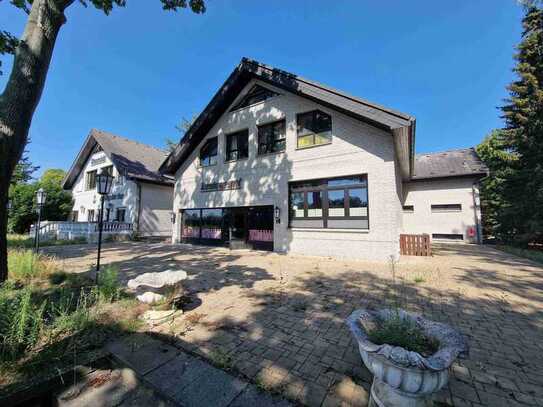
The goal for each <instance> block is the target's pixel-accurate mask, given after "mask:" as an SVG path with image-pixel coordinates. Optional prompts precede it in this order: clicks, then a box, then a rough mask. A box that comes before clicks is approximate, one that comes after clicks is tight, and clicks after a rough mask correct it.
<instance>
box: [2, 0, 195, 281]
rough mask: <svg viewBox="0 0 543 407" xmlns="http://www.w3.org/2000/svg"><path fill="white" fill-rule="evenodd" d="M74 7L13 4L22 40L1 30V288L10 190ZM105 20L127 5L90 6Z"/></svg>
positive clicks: (57, 2)
mask: <svg viewBox="0 0 543 407" xmlns="http://www.w3.org/2000/svg"><path fill="white" fill-rule="evenodd" d="M159 1H160V4H162V8H163V9H164V10H168V11H178V10H180V9H184V8H190V10H192V11H193V12H194V13H203V12H204V11H205V4H204V0H159ZM74 3H79V4H82V5H84V6H86V5H87V0H79V2H76V1H75V0H32V1H29V0H11V3H10V4H12V5H13V6H15V7H17V8H19V9H21V10H23V11H24V12H26V13H27V14H28V19H27V22H26V26H25V29H24V31H23V34H22V36H21V38H19V39H17V38H16V37H14V36H13V35H11V34H10V33H8V32H6V31H2V30H0V54H6V53H8V54H13V55H14V60H13V67H12V70H11V74H10V76H9V79H8V81H7V83H6V87H5V89H4V91H3V92H2V94H1V95H0V282H2V281H5V279H6V278H7V241H6V229H7V216H6V215H7V213H6V204H7V196H8V187H9V184H10V180H11V177H12V174H13V170H14V168H15V165H16V164H17V162H18V161H19V159H20V158H21V155H22V153H23V150H24V147H25V145H26V142H27V138H28V130H29V128H30V124H31V122H32V116H33V115H34V111H35V109H36V106H37V105H38V103H39V101H40V98H41V94H42V91H43V87H44V85H45V79H46V77H47V72H48V69H49V63H50V61H51V57H52V55H53V49H54V47H55V43H56V40H57V35H58V33H59V31H60V28H61V27H62V25H63V24H64V23H65V22H66V16H65V15H64V12H65V11H66V9H68V7H71V6H72V5H73V4H74ZM90 3H91V4H92V5H93V6H94V7H96V8H97V9H99V10H102V11H103V12H104V13H105V14H106V15H107V14H109V13H110V12H111V11H112V10H113V7H115V6H117V7H123V6H125V5H126V0H90Z"/></svg>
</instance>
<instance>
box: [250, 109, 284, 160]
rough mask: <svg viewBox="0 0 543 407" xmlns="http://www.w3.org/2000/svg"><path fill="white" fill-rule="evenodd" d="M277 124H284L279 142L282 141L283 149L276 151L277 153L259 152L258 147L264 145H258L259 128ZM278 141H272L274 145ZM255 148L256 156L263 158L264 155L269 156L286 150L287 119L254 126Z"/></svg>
mask: <svg viewBox="0 0 543 407" xmlns="http://www.w3.org/2000/svg"><path fill="white" fill-rule="evenodd" d="M277 123H283V124H284V130H285V133H284V135H283V137H282V138H280V139H279V140H284V141H285V147H284V148H283V149H282V150H278V151H266V152H261V151H260V145H261V144H264V143H260V128H261V127H266V126H271V125H274V124H277ZM279 140H274V143H275V142H277V141H279ZM256 146H257V156H265V155H270V154H280V153H284V152H285V151H286V150H287V119H286V118H285V117H283V118H282V119H278V120H273V121H270V122H266V123H262V124H257V126H256Z"/></svg>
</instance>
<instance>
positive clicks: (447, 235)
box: [432, 233, 464, 240]
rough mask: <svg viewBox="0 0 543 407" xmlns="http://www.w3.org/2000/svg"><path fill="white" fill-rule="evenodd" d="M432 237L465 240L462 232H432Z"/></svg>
mask: <svg viewBox="0 0 543 407" xmlns="http://www.w3.org/2000/svg"><path fill="white" fill-rule="evenodd" d="M432 239H443V240H464V235H463V234H461V233H432Z"/></svg>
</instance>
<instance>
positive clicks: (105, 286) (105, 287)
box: [97, 266, 121, 302]
mask: <svg viewBox="0 0 543 407" xmlns="http://www.w3.org/2000/svg"><path fill="white" fill-rule="evenodd" d="M97 289H98V296H99V299H100V301H103V302H113V301H115V300H118V299H119V298H120V296H121V286H120V284H119V271H118V269H117V267H114V266H107V267H106V268H105V269H104V270H103V271H100V274H98V285H97Z"/></svg>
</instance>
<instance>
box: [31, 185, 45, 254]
mask: <svg viewBox="0 0 543 407" xmlns="http://www.w3.org/2000/svg"><path fill="white" fill-rule="evenodd" d="M46 197H47V194H46V193H45V191H44V190H43V188H40V189H38V190H37V191H36V206H37V209H38V223H37V224H36V228H35V229H36V230H35V231H34V232H35V236H34V245H35V251H36V253H38V250H40V222H41V210H42V208H43V205H44V204H45V198H46Z"/></svg>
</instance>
